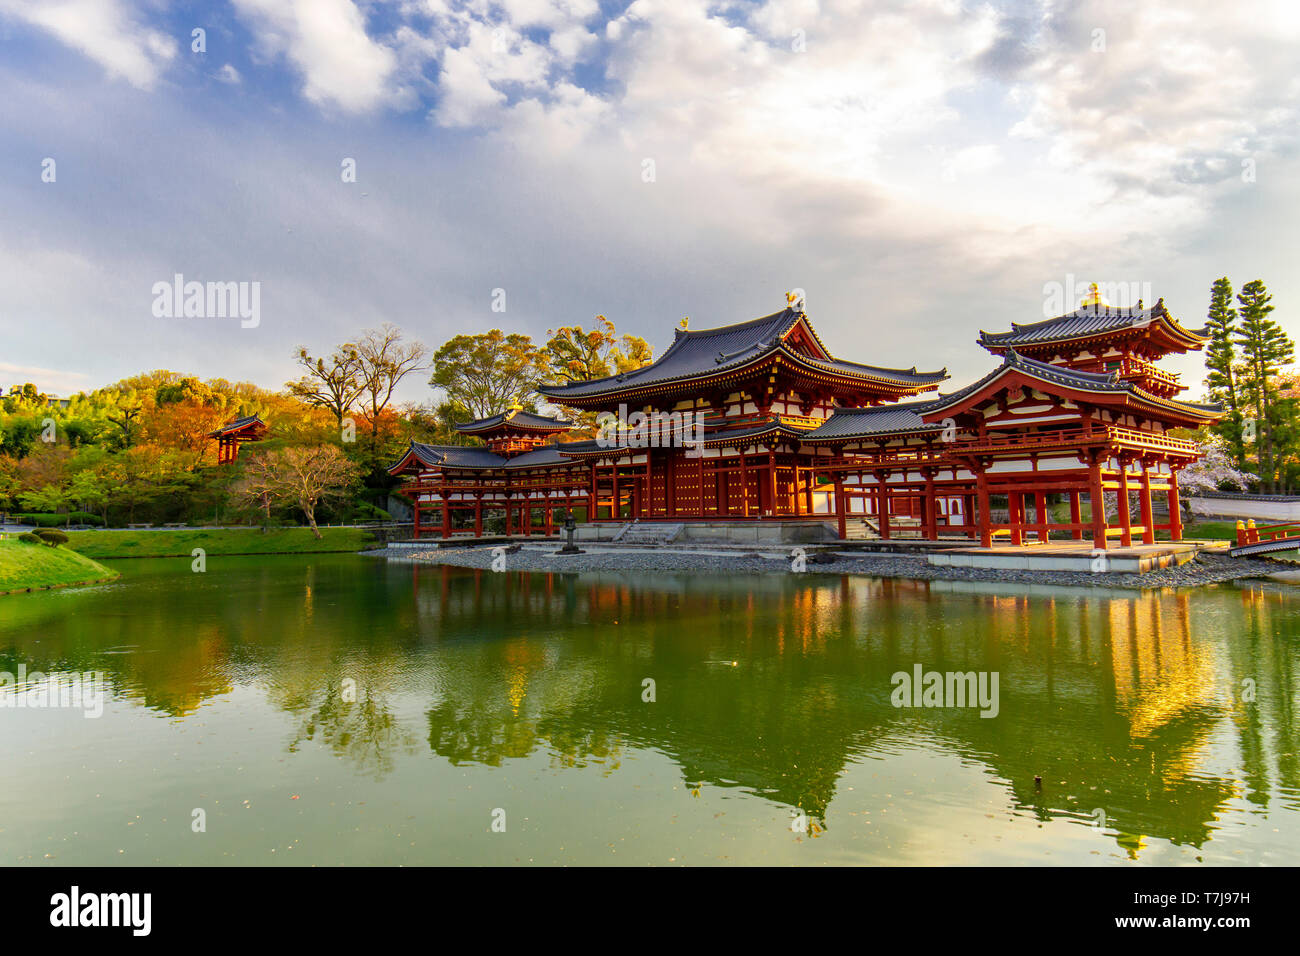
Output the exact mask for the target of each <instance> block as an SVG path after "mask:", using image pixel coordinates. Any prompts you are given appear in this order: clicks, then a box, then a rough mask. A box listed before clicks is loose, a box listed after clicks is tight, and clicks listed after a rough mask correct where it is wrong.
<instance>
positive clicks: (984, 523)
mask: <svg viewBox="0 0 1300 956" xmlns="http://www.w3.org/2000/svg"><path fill="white" fill-rule="evenodd" d="M975 493H976V497H977V498H978V499H979V513H978V515H977V516H976V518H977V519H978V523H979V534H980V547H981V548H991V547H993V515H992V513H991V511H990V509H989V479H988V476H987V475H986V474H984V469H983V468H980V469H979V471H977V472H976V473H975Z"/></svg>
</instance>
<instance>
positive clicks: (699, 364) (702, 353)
mask: <svg viewBox="0 0 1300 956" xmlns="http://www.w3.org/2000/svg"><path fill="white" fill-rule="evenodd" d="M804 318H805V316H804V314H803V313H802V312H796V311H794V310H793V309H785V310H784V311H782V312H774V313H773V314H772V315H767V316H764V317H762V318H760V319H753V320H752V321H749V322H742V323H740V324H738V325H725V326H722V327H720V328H716V329H700V330H698V331H683V330H678V332H677V338H676V340H675V341H674V342H673V344H672V345H671V346H670V347H669V348H668V351H666V352H665V353H664V354H663V355H662V356H661V357H660V358H659V360H658V361H656V362H653V363H651V364H650V365H645V366H643V367H641V368H639V369H635V370H633V371H631V372H624V373H622V374H619V375H611V376H608V377H606V378H599V379H593V380H591V381H589V382H573V383H571V384H568V385H545V386H542V388H541V389H540V391H541V393H542V394H543V395H546V396H547V397H548V398H554V399H557V400H560V401H563V400H565V399H566V398H580V397H581V398H588V397H596V396H600V395H604V394H614V393H617V392H623V391H628V390H631V389H635V388H642V387H647V386H652V385H660V384H665V383H671V382H676V381H685V380H689V379H692V378H697V377H701V376H707V375H713V374H716V373H718V372H721V371H726V370H728V369H732V368H738V367H740V366H743V365H746V364H748V363H750V362H752V361H754V360H755V359H758V358H760V357H762V356H764V355H767V354H768V353H770V352H773V351H776V350H777V349H780V348H781V347H782V346H783V340H782V336H784V335H785V334H786V333H787V332H789V331H790V330H791V329H792V328H793V327H794V325H795V324H796V323H797V322H799V321H800V320H801V319H804ZM814 337H815V333H814ZM787 351H788V350H787ZM795 358H796V359H797V360H799V361H803V362H807V363H808V364H809V365H812V366H814V367H817V368H821V369H825V370H826V371H829V372H833V373H837V374H840V375H846V376H850V377H853V378H872V379H878V380H881V381H884V382H888V383H891V384H895V385H899V386H901V387H904V388H915V387H917V386H925V385H934V384H937V383H939V382H941V381H943V380H944V379H946V378H947V377H948V375H947V372H946V371H942V370H941V371H938V372H918V371H917V370H916V369H915V368H912V369H896V368H880V367H877V366H874V365H859V364H857V363H856V362H845V361H842V360H840V359H835V358H830V359H817V358H812V357H810V356H807V355H797V356H795Z"/></svg>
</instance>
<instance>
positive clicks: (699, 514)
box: [695, 448, 704, 518]
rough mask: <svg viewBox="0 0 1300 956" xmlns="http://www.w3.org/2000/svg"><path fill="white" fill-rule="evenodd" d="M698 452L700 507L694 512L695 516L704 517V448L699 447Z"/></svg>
mask: <svg viewBox="0 0 1300 956" xmlns="http://www.w3.org/2000/svg"><path fill="white" fill-rule="evenodd" d="M699 452H700V467H699V473H700V507H699V509H698V510H697V511H696V512H695V513H696V516H697V517H700V518H703V517H704V449H703V448H701V449H700V450H699Z"/></svg>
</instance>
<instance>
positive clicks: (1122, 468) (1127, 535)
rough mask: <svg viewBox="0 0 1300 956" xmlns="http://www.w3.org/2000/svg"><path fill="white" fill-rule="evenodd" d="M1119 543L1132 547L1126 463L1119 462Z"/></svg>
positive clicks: (1121, 459) (1131, 522) (1131, 521)
mask: <svg viewBox="0 0 1300 956" xmlns="http://www.w3.org/2000/svg"><path fill="white" fill-rule="evenodd" d="M1119 530H1120V536H1119V543H1120V547H1123V548H1131V547H1133V518H1132V516H1131V515H1129V512H1128V463H1127V462H1126V461H1125V460H1124V459H1123V458H1120V460H1119Z"/></svg>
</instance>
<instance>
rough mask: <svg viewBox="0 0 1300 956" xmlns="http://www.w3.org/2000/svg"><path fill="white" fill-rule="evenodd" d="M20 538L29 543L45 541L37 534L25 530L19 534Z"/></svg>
mask: <svg viewBox="0 0 1300 956" xmlns="http://www.w3.org/2000/svg"><path fill="white" fill-rule="evenodd" d="M18 540H19V541H23V542H26V543H27V544H42V543H43V542H42V541H41V539H40V538H38V537H36V535H34V534H32V533H31V532H30V531H24V532H23V533H22V534H20V535H19V536H18Z"/></svg>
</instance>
